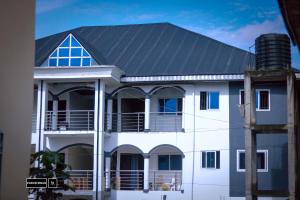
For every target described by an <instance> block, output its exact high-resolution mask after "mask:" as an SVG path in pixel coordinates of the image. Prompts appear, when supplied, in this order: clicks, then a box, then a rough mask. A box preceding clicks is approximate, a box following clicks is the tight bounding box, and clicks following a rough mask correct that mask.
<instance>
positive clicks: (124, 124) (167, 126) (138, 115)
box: [105, 112, 182, 132]
mask: <svg viewBox="0 0 300 200" xmlns="http://www.w3.org/2000/svg"><path fill="white" fill-rule="evenodd" d="M110 117H111V119H109V118H110ZM110 120H111V122H110ZM110 123H111V131H112V132H144V123H145V113H144V112H135V113H112V114H111V115H110V114H106V124H105V127H106V130H109V128H108V127H109V124H110ZM149 127H150V131H151V132H181V131H182V112H150V126H149Z"/></svg>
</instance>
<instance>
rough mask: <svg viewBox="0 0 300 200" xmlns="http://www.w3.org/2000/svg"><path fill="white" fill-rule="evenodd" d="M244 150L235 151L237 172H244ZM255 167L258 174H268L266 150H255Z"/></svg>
mask: <svg viewBox="0 0 300 200" xmlns="http://www.w3.org/2000/svg"><path fill="white" fill-rule="evenodd" d="M245 160H246V157H245V150H237V171H238V172H244V171H245V168H246V167H245ZM256 167H257V171H258V172H268V150H257V153H256Z"/></svg>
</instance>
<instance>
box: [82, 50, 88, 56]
mask: <svg viewBox="0 0 300 200" xmlns="http://www.w3.org/2000/svg"><path fill="white" fill-rule="evenodd" d="M82 56H90V55H89V54H88V52H86V50H84V49H83V54H82Z"/></svg>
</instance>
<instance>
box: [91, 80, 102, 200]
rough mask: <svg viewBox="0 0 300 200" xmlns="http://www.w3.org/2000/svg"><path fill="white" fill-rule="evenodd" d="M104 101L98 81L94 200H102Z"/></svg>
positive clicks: (95, 121) (96, 86) (95, 112)
mask: <svg viewBox="0 0 300 200" xmlns="http://www.w3.org/2000/svg"><path fill="white" fill-rule="evenodd" d="M104 101H105V85H104V82H102V81H100V80H96V81H95V108H94V125H95V132H94V169H93V183H94V184H93V191H95V196H96V199H99V200H100V199H103V191H104V173H103V172H104V166H103V163H104V151H103V140H104V137H103V136H104V134H103V131H104V130H103V128H104Z"/></svg>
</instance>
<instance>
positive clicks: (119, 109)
mask: <svg viewBox="0 0 300 200" xmlns="http://www.w3.org/2000/svg"><path fill="white" fill-rule="evenodd" d="M117 115H118V116H117V130H118V132H121V130H122V99H121V97H120V94H118V102H117Z"/></svg>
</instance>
